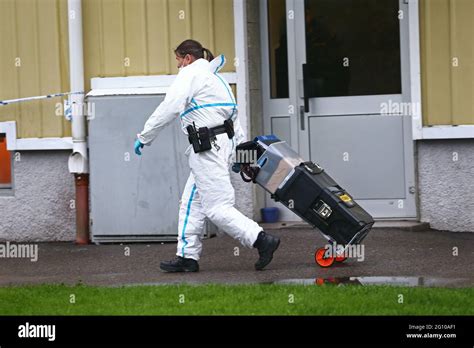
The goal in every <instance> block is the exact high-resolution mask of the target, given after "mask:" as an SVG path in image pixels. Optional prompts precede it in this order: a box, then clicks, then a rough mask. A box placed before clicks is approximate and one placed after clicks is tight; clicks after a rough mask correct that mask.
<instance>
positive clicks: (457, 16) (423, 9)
mask: <svg viewBox="0 0 474 348" xmlns="http://www.w3.org/2000/svg"><path fill="white" fill-rule="evenodd" d="M420 16H421V18H420V34H421V67H422V93H423V124H424V125H425V126H431V125H461V124H474V95H473V91H474V89H473V81H474V70H473V69H474V60H473V49H474V32H473V24H472V18H474V1H472V0H421V2H420Z"/></svg>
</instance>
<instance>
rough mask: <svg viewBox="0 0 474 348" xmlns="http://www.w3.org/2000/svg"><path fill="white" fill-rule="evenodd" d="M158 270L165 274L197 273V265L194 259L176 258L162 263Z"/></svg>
mask: <svg viewBox="0 0 474 348" xmlns="http://www.w3.org/2000/svg"><path fill="white" fill-rule="evenodd" d="M160 268H161V269H162V270H163V271H165V272H198V271H199V264H198V262H197V261H196V260H194V259H186V258H184V257H181V256H176V257H175V258H174V259H173V260H170V261H162V262H161V263H160Z"/></svg>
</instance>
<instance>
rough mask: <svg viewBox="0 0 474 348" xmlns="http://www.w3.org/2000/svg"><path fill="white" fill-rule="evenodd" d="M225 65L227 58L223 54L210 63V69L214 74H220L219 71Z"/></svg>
mask: <svg viewBox="0 0 474 348" xmlns="http://www.w3.org/2000/svg"><path fill="white" fill-rule="evenodd" d="M225 63H226V59H225V56H224V55H223V54H221V55H219V56H217V57H216V58H214V59H213V60H211V61H210V62H209V69H210V70H211V72H212V73H213V74H215V73H218V72H219V70H221V69H222V67H223V66H224V65H225Z"/></svg>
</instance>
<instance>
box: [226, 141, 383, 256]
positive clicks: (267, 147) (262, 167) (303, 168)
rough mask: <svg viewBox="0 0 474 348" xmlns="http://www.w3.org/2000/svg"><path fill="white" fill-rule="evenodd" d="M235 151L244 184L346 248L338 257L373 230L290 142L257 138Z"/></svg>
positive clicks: (346, 196) (362, 212)
mask: <svg viewBox="0 0 474 348" xmlns="http://www.w3.org/2000/svg"><path fill="white" fill-rule="evenodd" d="M236 151H237V152H236V162H235V163H236V164H237V168H238V169H240V174H241V176H242V178H243V179H244V181H247V182H250V181H252V182H254V183H257V184H258V185H260V186H261V187H263V188H264V189H265V190H266V191H268V192H269V193H270V194H271V197H272V198H273V199H274V200H275V201H278V202H281V203H282V204H283V205H285V206H286V207H287V208H289V209H290V210H291V211H293V212H294V213H295V214H297V215H298V216H300V217H301V218H302V219H303V220H305V221H306V222H308V223H309V224H311V225H312V226H314V227H316V228H318V229H319V230H320V231H321V232H322V234H323V236H324V237H325V238H326V239H327V240H328V241H329V242H330V243H332V244H333V245H337V246H339V247H342V248H343V249H338V250H339V252H341V253H342V251H343V250H345V249H346V248H347V246H349V245H354V244H358V243H360V242H361V241H362V240H363V239H364V237H365V236H366V235H367V233H368V232H369V231H370V229H371V227H372V225H373V223H374V220H373V219H372V217H371V216H370V215H369V214H368V213H367V212H366V211H365V210H364V209H362V207H360V206H359V205H358V204H357V203H356V202H355V201H354V200H353V198H352V197H351V196H350V194H349V193H347V192H346V191H345V190H344V189H343V188H342V187H341V186H339V185H338V184H337V183H336V182H335V181H334V180H333V179H332V178H331V177H330V176H329V175H328V174H327V173H326V172H325V171H324V169H323V168H321V167H320V166H319V165H318V164H315V163H313V162H308V161H304V160H303V159H301V158H300V157H299V155H298V154H297V153H296V152H295V151H293V150H292V149H291V148H290V147H289V145H288V144H287V143H286V142H284V141H281V140H279V139H278V138H277V137H275V136H273V135H270V136H259V137H257V138H255V139H254V140H253V141H250V142H246V143H243V144H240V145H239V146H237V149H236ZM316 261H318V260H316ZM318 263H319V264H320V265H321V263H320V262H318ZM324 264H325V265H326V264H327V262H325V263H324ZM331 264H332V262H331Z"/></svg>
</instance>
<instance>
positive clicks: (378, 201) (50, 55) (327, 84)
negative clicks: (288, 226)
mask: <svg viewBox="0 0 474 348" xmlns="http://www.w3.org/2000/svg"><path fill="white" fill-rule="evenodd" d="M81 3H82V16H81V18H82V28H83V40H82V43H83V47H84V83H85V91H84V92H85V93H92V94H93V95H94V96H98V95H99V96H104V97H105V96H107V95H111V94H112V95H113V94H120V95H122V96H123V98H129V97H130V98H132V97H133V95H136V94H140V93H142V94H152V95H153V94H160V93H161V94H162V93H165V91H166V85H167V84H168V85H169V83H170V81H172V75H173V74H176V73H177V69H176V67H175V61H174V54H173V48H174V47H176V46H177V45H178V44H179V43H180V42H181V41H182V40H184V39H186V38H193V39H196V40H198V41H200V42H201V43H202V44H203V45H204V46H205V47H207V48H209V49H210V50H211V51H212V52H214V53H215V54H224V55H225V56H226V57H227V61H228V63H227V65H226V67H225V68H224V71H223V72H224V75H225V77H226V79H228V81H229V82H230V83H231V84H232V85H233V88H234V92H235V93H236V95H237V99H238V104H239V115H240V116H239V117H241V120H242V123H243V125H244V126H245V128H246V131H247V133H248V134H249V136H255V135H258V134H263V133H274V134H277V135H278V136H279V137H281V138H282V139H284V140H286V141H288V142H289V143H290V144H291V146H292V147H293V148H294V149H296V150H298V152H299V153H300V154H301V155H302V156H303V157H304V158H308V159H311V160H313V161H315V162H318V163H320V164H321V165H322V166H323V167H324V168H326V170H327V171H328V172H329V173H330V174H331V175H332V176H333V177H334V178H335V179H336V181H338V182H339V183H340V184H341V186H343V187H344V188H346V189H347V190H348V191H349V192H351V193H352V194H353V195H354V197H355V198H356V199H357V200H358V202H360V204H361V205H362V206H363V207H364V208H366V209H367V210H368V211H369V212H370V213H371V214H372V215H373V216H374V217H375V218H376V219H381V220H387V219H393V220H418V221H422V222H428V223H430V225H431V227H432V228H434V229H440V230H449V231H471V232H472V231H474V158H473V157H474V86H473V81H474V70H473V69H474V57H473V55H472V54H473V48H474V40H473V37H474V36H473V24H472V18H473V17H474V3H473V2H472V1H470V0H408V1H407V0H384V1H380V0H377V1H374V0H362V1H360V0H359V1H355V0H354V1H343V2H341V3H340V4H338V1H334V0H331V1H327V0H307V1H300V0H286V1H285V0H259V1H257V0H254V1H252V0H248V1H244V0H234V1H232V0H133V1H132V0H82V2H81ZM71 16H75V13H71V12H70V11H68V2H67V0H47V1H44V0H41V1H38V0H4V1H2V2H0V32H1V33H2V50H1V51H0V100H3V101H5V100H11V99H16V98H24V97H32V96H41V95H46V94H52V93H61V92H69V91H70V87H69V43H68V34H67V33H68V21H69V17H71ZM121 78H122V79H121ZM92 79H94V80H92ZM93 81H95V82H93ZM155 87H156V88H157V89H156V88H155ZM117 88H122V90H121V92H120V93H118V92H117V91H112V92H111V90H114V89H117ZM143 88H149V90H148V92H146V93H145V92H143V91H144V90H143ZM153 88H155V89H153ZM160 88H161V89H160ZM125 89H126V90H127V91H126V92H125ZM72 92H79V91H72ZM62 99H64V98H47V99H41V100H30V101H24V102H17V103H11V104H8V105H0V161H1V162H0V239H5V240H15V241H25V240H35V241H50V240H73V239H74V235H75V222H74V221H75V209H76V207H75V193H74V179H73V176H72V175H71V174H70V173H69V171H68V167H67V161H68V157H69V155H70V152H71V149H72V138H71V124H70V121H68V120H67V119H66V118H65V117H64V107H63V105H64V104H63V100H62ZM142 117H143V115H142ZM136 131H137V130H135V129H132V130H130V133H131V134H132V133H134V132H135V133H136ZM90 151H93V149H90ZM234 179H235V180H234V183H235V187H236V193H237V206H238V207H240V208H241V209H242V210H243V211H244V212H245V214H246V215H248V216H252V217H254V218H256V219H257V220H258V219H259V210H260V208H262V207H264V206H272V205H273V204H274V203H273V202H272V201H271V200H270V199H269V197H267V196H266V195H265V194H264V193H263V192H262V190H260V189H259V188H256V187H252V186H250V185H245V184H244V183H241V182H240V181H239V178H238V177H235V178H234ZM118 180H119V179H118ZM179 190H182V187H180V188H179ZM179 190H178V191H179ZM176 210H177V207H176ZM118 214H123V213H121V212H118ZM282 219H284V220H287V221H291V220H295V219H296V217H295V216H293V215H292V214H291V213H289V212H288V211H286V210H284V209H282ZM158 220H159V218H158ZM157 223H159V221H158V222H157ZM92 230H93V227H92Z"/></svg>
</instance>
